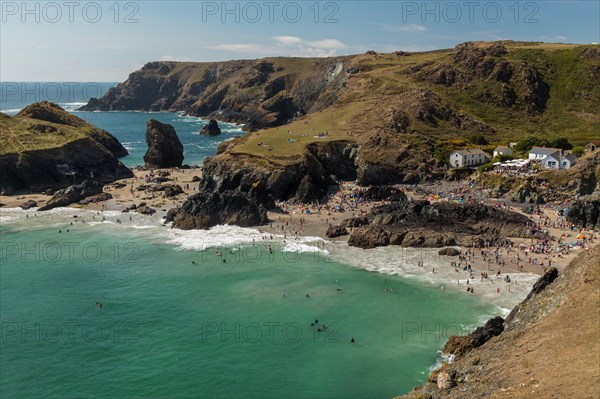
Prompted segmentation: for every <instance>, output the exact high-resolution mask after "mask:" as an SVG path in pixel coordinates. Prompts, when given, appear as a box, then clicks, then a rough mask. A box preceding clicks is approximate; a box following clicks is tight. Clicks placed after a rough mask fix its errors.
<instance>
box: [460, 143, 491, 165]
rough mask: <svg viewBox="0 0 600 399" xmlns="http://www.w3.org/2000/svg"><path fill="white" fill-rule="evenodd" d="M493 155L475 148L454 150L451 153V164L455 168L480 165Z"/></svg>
mask: <svg viewBox="0 0 600 399" xmlns="http://www.w3.org/2000/svg"><path fill="white" fill-rule="evenodd" d="M490 159H492V157H491V156H490V155H489V154H487V153H486V152H484V151H482V150H480V149H478V148H475V149H468V150H460V151H454V152H453V153H451V154H450V165H451V166H452V167H454V168H462V167H471V166H479V165H483V164H484V163H487V162H489V161H490Z"/></svg>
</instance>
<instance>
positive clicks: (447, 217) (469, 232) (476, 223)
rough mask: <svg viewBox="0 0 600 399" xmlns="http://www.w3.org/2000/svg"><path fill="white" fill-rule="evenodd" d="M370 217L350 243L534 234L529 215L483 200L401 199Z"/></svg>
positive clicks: (474, 241) (435, 243) (479, 240)
mask: <svg viewBox="0 0 600 399" xmlns="http://www.w3.org/2000/svg"><path fill="white" fill-rule="evenodd" d="M367 218H368V224H367V225H366V226H364V227H361V228H358V229H355V230H354V232H353V233H352V235H351V236H350V240H349V244H350V245H352V246H357V247H360V248H374V247H377V246H385V245H402V246H404V247H446V246H455V245H465V246H470V245H475V246H478V245H481V244H483V242H484V241H489V242H490V243H493V242H499V240H502V239H504V237H523V238H525V237H533V236H534V232H532V231H530V230H529V229H528V228H527V222H529V221H530V220H529V219H528V218H527V217H525V216H523V215H520V214H517V213H514V212H510V211H507V210H503V209H498V208H494V207H490V206H485V205H481V204H453V203H437V204H430V203H429V202H427V201H400V202H393V203H391V204H390V205H383V206H380V207H376V208H374V209H373V210H372V211H371V213H370V214H369V215H368V216H367Z"/></svg>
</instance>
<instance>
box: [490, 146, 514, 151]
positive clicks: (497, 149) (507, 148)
mask: <svg viewBox="0 0 600 399" xmlns="http://www.w3.org/2000/svg"><path fill="white" fill-rule="evenodd" d="M494 151H512V149H510V148H509V147H506V146H504V145H499V146H498V147H496V149H495V150H494Z"/></svg>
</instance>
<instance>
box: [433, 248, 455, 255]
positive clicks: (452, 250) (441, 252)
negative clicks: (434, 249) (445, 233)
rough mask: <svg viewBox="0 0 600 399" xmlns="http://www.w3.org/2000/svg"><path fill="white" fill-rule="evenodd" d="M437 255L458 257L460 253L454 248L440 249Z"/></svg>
mask: <svg viewBox="0 0 600 399" xmlns="http://www.w3.org/2000/svg"><path fill="white" fill-rule="evenodd" d="M438 255H441V256H458V255H460V251H459V250H458V249H456V248H452V247H448V248H442V249H440V250H439V251H438Z"/></svg>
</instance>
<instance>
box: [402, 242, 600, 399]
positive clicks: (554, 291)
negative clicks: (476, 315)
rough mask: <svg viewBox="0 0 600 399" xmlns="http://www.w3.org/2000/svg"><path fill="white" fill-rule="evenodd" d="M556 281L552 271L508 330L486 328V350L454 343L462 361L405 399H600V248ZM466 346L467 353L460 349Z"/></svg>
mask: <svg viewBox="0 0 600 399" xmlns="http://www.w3.org/2000/svg"><path fill="white" fill-rule="evenodd" d="M556 275H557V273H556V270H548V271H547V273H546V274H545V275H544V276H543V277H542V279H541V280H540V281H539V282H538V283H537V284H536V286H534V289H533V290H532V293H531V294H530V295H529V296H528V297H527V299H525V300H524V301H523V302H522V303H521V304H519V305H517V306H516V307H515V308H514V310H513V311H512V313H511V314H510V315H509V316H508V317H507V319H506V320H505V321H504V322H503V323H502V322H500V325H498V323H488V324H489V325H487V326H486V328H487V330H486V331H488V332H490V334H487V337H485V338H486V339H489V340H487V342H485V343H483V344H482V345H481V346H479V347H474V346H475V345H474V341H473V340H472V339H471V338H470V337H459V338H458V337H451V338H450V340H449V344H447V345H446V347H445V350H447V351H450V352H455V353H457V352H459V357H458V358H457V359H456V360H455V361H454V362H453V363H451V364H448V365H446V366H444V368H443V373H445V374H443V375H442V377H443V378H439V373H438V374H437V375H435V377H434V376H432V380H433V379H435V380H436V382H435V383H432V382H426V383H425V384H424V385H422V386H420V387H417V388H415V389H414V390H413V391H412V392H411V393H409V394H407V395H405V396H402V398H406V399H446V398H447V399H450V398H452V399H475V398H595V397H596V395H597V393H598V391H599V389H600V339H599V338H600V314H599V313H598V309H599V308H600V280H599V278H600V247H599V246H596V247H594V248H593V249H591V250H589V251H586V252H583V253H581V254H579V255H578V256H577V257H576V258H575V259H574V260H573V261H572V262H571V263H570V264H569V265H568V266H567V268H566V269H565V271H564V273H562V274H560V275H558V277H557V278H556ZM499 327H500V328H499ZM502 330H503V331H502ZM484 333H485V331H480V334H479V335H478V337H479V338H481V337H483V336H485V335H486V334H484ZM496 334H499V335H496ZM465 340H466V341H469V342H467V345H460V343H461V341H465ZM440 380H441V383H438V381H440Z"/></svg>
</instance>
